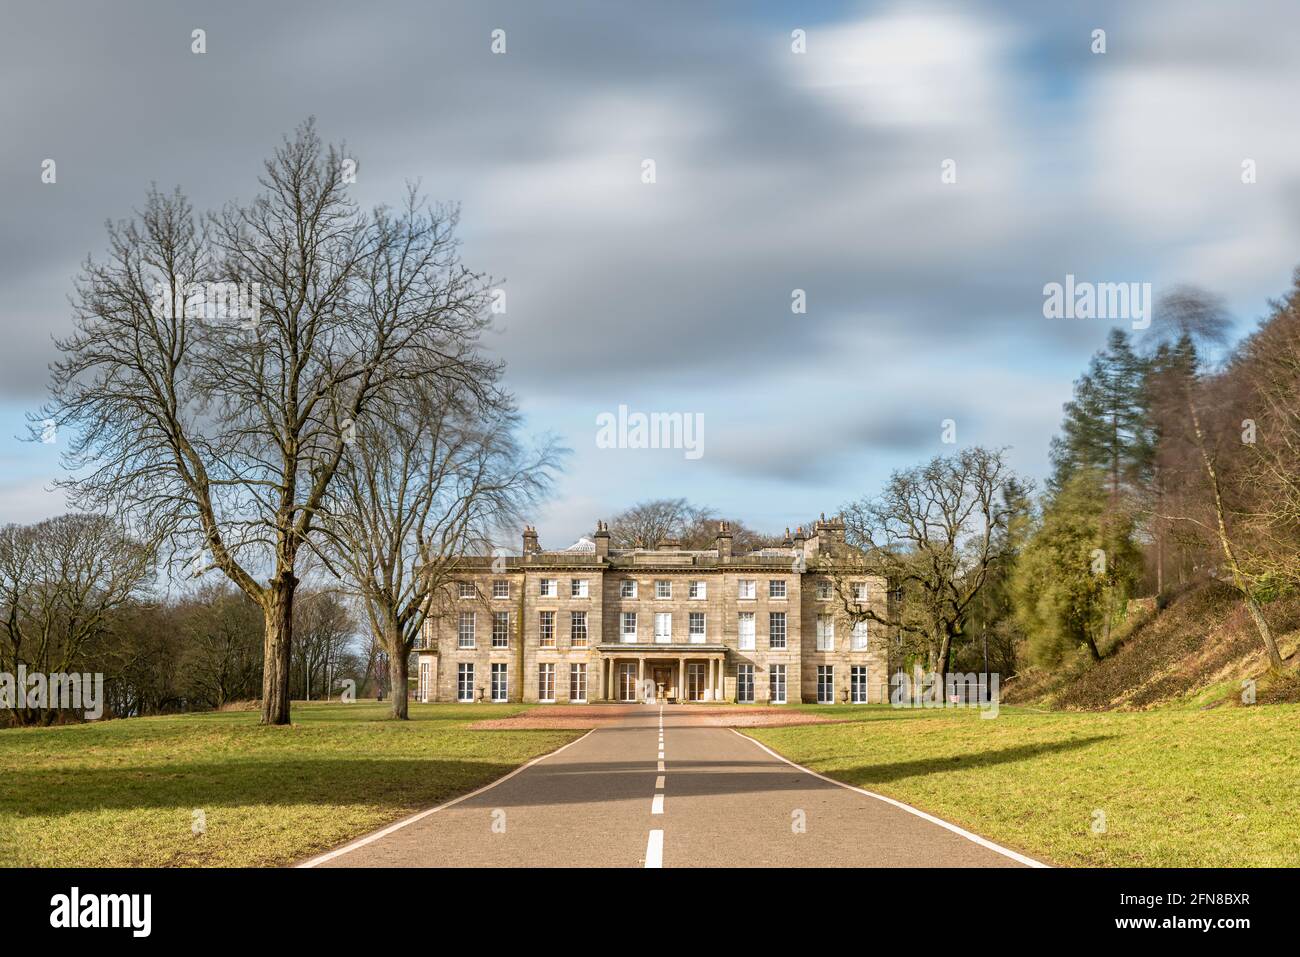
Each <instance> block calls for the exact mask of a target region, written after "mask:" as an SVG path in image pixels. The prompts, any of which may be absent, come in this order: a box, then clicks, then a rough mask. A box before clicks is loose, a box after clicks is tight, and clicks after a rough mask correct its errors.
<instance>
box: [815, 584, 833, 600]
mask: <svg viewBox="0 0 1300 957" xmlns="http://www.w3.org/2000/svg"><path fill="white" fill-rule="evenodd" d="M831 595H832V592H831V583H830V582H818V583H817V597H818V598H820V599H821V600H822V601H827V600H828V599H830V597H831Z"/></svg>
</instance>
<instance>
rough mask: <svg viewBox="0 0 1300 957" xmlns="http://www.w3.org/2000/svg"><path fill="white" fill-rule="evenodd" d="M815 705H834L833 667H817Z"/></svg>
mask: <svg viewBox="0 0 1300 957" xmlns="http://www.w3.org/2000/svg"><path fill="white" fill-rule="evenodd" d="M817 703H818V704H834V703H835V666H834V665H818V666H817Z"/></svg>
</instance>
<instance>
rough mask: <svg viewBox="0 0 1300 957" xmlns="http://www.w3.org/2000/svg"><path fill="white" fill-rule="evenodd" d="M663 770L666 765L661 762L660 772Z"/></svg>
mask: <svg viewBox="0 0 1300 957" xmlns="http://www.w3.org/2000/svg"><path fill="white" fill-rule="evenodd" d="M663 769H664V763H663V761H660V762H659V770H660V771H662V770H663Z"/></svg>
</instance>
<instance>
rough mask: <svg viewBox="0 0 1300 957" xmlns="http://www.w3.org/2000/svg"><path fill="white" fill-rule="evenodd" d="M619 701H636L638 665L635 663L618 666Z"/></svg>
mask: <svg viewBox="0 0 1300 957" xmlns="http://www.w3.org/2000/svg"><path fill="white" fill-rule="evenodd" d="M618 700H619V701H635V700H636V664H635V663H633V662H627V663H624V664H621V665H619V666H618Z"/></svg>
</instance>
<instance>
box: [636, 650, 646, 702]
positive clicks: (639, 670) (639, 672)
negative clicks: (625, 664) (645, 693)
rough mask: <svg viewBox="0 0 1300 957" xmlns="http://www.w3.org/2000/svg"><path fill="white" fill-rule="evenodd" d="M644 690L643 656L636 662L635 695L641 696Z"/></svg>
mask: <svg viewBox="0 0 1300 957" xmlns="http://www.w3.org/2000/svg"><path fill="white" fill-rule="evenodd" d="M644 688H645V655H641V656H640V657H639V658H637V660H636V693H637V694H638V695H639V694H641V692H642V690H643V689H644Z"/></svg>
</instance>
